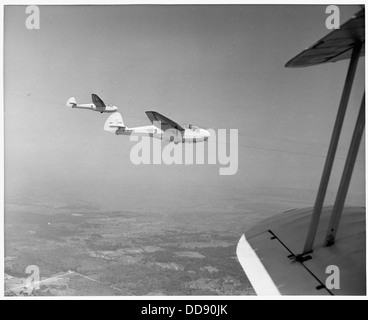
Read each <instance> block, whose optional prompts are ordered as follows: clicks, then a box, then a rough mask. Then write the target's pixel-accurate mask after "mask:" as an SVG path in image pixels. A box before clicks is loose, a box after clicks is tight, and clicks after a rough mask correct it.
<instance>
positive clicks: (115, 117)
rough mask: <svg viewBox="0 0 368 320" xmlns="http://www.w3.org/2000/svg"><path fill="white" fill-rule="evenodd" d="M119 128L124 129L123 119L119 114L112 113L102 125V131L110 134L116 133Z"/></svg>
mask: <svg viewBox="0 0 368 320" xmlns="http://www.w3.org/2000/svg"><path fill="white" fill-rule="evenodd" d="M120 128H126V127H125V125H124V121H123V117H122V116H121V114H120V113H119V112H114V113H113V114H112V115H111V116H109V117H108V118H107V120H106V121H105V125H104V130H105V131H108V132H112V133H116V131H117V130H119V129H120Z"/></svg>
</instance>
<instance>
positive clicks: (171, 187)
mask: <svg viewBox="0 0 368 320" xmlns="http://www.w3.org/2000/svg"><path fill="white" fill-rule="evenodd" d="M340 9H341V21H342V22H344V21H346V20H347V19H349V18H350V17H351V16H352V15H353V14H354V13H356V12H358V11H359V10H360V8H359V7H358V6H347V7H344V6H340ZM40 14H41V16H40V18H41V22H40V29H39V30H28V29H26V27H25V19H26V17H27V15H26V13H25V7H24V6H6V7H5V36H4V41H5V42H4V44H5V46H4V50H5V51H4V52H5V53H4V54H5V67H4V71H5V77H4V82H5V87H4V92H5V114H4V116H5V179H6V180H5V183H6V187H5V188H6V189H5V191H6V194H5V201H6V202H7V201H9V202H11V201H14V200H12V199H17V198H27V199H34V200H35V201H40V202H42V201H51V202H52V201H55V203H65V204H68V203H73V202H75V201H81V202H85V203H89V204H91V205H98V206H101V207H103V208H115V209H124V208H127V209H131V208H138V209H142V210H143V209H144V210H156V209H160V208H165V209H168V210H171V209H172V210H178V208H184V207H191V206H193V207H195V206H197V207H199V208H200V207H203V208H204V207H206V208H207V209H210V208H211V206H212V207H213V209H216V208H217V209H218V208H219V207H218V204H219V203H223V204H231V201H237V200H234V199H241V198H242V197H245V196H246V195H247V194H249V191H250V190H266V191H267V190H275V192H279V193H281V194H282V192H284V193H285V194H284V196H285V198H287V197H288V196H290V197H293V195H292V194H289V193H290V192H291V191H290V190H299V192H303V190H305V191H310V190H312V192H314V191H316V190H317V188H318V184H319V179H320V176H321V173H322V168H323V165H324V156H325V155H326V153H327V148H328V143H329V140H330V137H331V132H332V128H333V123H334V121H335V116H336V113H337V108H338V104H339V100H340V97H341V92H342V87H343V84H344V81H345V76H346V71H347V67H348V61H342V62H338V63H335V64H325V65H322V66H317V67H310V68H298V69H286V68H285V67H284V65H285V63H286V62H287V61H288V60H290V59H291V58H292V57H294V56H295V55H296V54H298V53H299V52H300V51H302V50H303V49H304V48H306V47H307V46H309V45H311V44H313V43H314V42H316V41H317V40H318V39H320V38H321V37H322V36H324V35H325V34H327V33H328V32H329V30H327V29H326V27H325V19H326V17H327V15H326V14H325V7H324V6H301V5H299V6H266V5H259V6H249V5H244V6H40ZM363 91H364V61H363V59H362V58H361V59H360V62H359V65H358V70H357V74H356V80H355V83H354V88H353V91H352V96H351V100H350V104H349V107H348V111H347V115H346V121H345V125H344V130H343V133H342V137H341V143H340V145H339V146H340V147H341V149H339V152H338V155H337V156H338V157H339V158H342V159H344V158H345V156H346V153H347V149H346V148H348V146H349V143H350V139H351V135H352V131H353V129H354V125H355V121H356V117H357V114H358V110H359V106H360V102H361V98H362V94H363ZM91 93H96V94H98V95H99V96H100V97H101V98H102V99H103V100H104V101H105V102H107V103H111V104H114V105H116V106H118V107H119V111H120V112H121V113H122V115H123V117H124V121H125V124H126V125H127V126H138V125H148V124H150V122H149V120H148V118H147V117H146V115H145V113H144V112H145V111H146V110H156V111H158V112H160V113H162V114H164V115H167V116H168V117H169V118H172V119H173V120H175V121H177V122H179V123H183V124H185V123H195V124H198V125H199V126H202V127H204V128H214V129H218V128H223V129H238V130H239V143H240V146H239V170H238V173H237V174H236V175H233V176H220V175H219V173H218V172H219V170H218V169H219V167H221V165H206V164H205V165H187V166H185V165H172V166H167V165H139V166H135V165H133V164H132V163H131V161H130V157H129V154H130V149H131V147H132V146H133V145H134V143H133V142H130V141H129V137H124V136H116V135H113V134H111V133H108V132H105V131H104V130H103V125H104V122H105V120H106V118H107V117H108V115H106V114H100V113H96V112H92V111H88V110H78V109H71V108H68V107H66V106H65V103H66V101H67V99H68V98H69V97H71V96H74V97H76V99H77V101H78V102H80V103H89V102H90V101H91ZM364 144H365V141H363V142H362V144H361V148H360V152H359V156H358V163H357V165H356V168H355V171H354V175H353V179H352V183H351V186H350V192H351V194H353V195H358V196H359V197H360V198H359V199H361V200H362V202H361V203H359V204H363V203H364V194H365V189H364V186H365V182H364V177H365V172H364V161H365V159H364V153H365V150H364ZM344 148H345V149H344ZM269 149H272V150H269ZM275 150H279V151H275ZM301 153H306V154H311V156H308V155H303V154H301ZM343 165H344V161H342V160H336V162H335V166H334V171H333V176H332V178H331V183H330V188H329V190H332V191H333V190H336V189H337V186H338V182H339V180H340V176H341V170H342V168H343ZM283 190H284V191H283ZM310 205H313V203H310Z"/></svg>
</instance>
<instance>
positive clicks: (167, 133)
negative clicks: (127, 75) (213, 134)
mask: <svg viewBox="0 0 368 320" xmlns="http://www.w3.org/2000/svg"><path fill="white" fill-rule="evenodd" d="M146 114H147V116H148V118H149V119H150V120H151V122H152V125H151V126H143V127H135V128H128V127H127V126H125V124H124V121H123V117H122V116H121V114H120V113H119V112H116V113H114V114H112V115H111V116H110V117H109V118H107V120H106V122H105V126H104V130H105V131H108V132H112V133H115V134H117V135H133V136H146V137H147V136H148V137H153V138H156V139H161V140H165V141H170V142H174V143H175V144H178V143H181V142H182V143H184V142H189V143H196V142H202V141H207V140H208V138H209V136H210V133H209V132H208V131H207V130H205V129H202V128H199V127H197V126H194V125H191V124H189V125H183V126H181V125H179V124H178V123H176V122H174V121H172V120H170V119H168V118H166V117H165V116H163V115H161V114H159V113H158V112H155V111H146Z"/></svg>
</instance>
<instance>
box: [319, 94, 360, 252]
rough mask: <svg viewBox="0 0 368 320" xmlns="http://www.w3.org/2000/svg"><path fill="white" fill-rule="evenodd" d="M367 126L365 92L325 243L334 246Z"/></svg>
mask: <svg viewBox="0 0 368 320" xmlns="http://www.w3.org/2000/svg"><path fill="white" fill-rule="evenodd" d="M364 126H365V94H364V95H363V99H362V103H361V105H360V110H359V115H358V119H357V122H356V125H355V129H354V133H353V138H352V139H351V143H350V148H349V153H348V157H347V159H346V162H345V167H344V171H343V174H342V178H341V182H340V186H339V190H338V192H337V195H336V200H335V204H334V207H333V209H332V213H331V218H330V223H329V226H328V229H327V234H326V239H325V245H326V246H332V245H333V244H334V243H335V238H336V233H337V229H338V227H339V223H340V218H341V213H342V209H343V208H344V204H345V199H346V195H347V193H348V188H349V184H350V179H351V176H352V174H353V170H354V165H355V160H356V158H357V154H358V150H359V145H360V141H361V139H362V135H363V131H364Z"/></svg>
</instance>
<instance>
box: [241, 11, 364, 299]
mask: <svg viewBox="0 0 368 320" xmlns="http://www.w3.org/2000/svg"><path fill="white" fill-rule="evenodd" d="M364 19H365V14H364V10H362V11H360V12H359V13H358V14H356V15H355V16H353V17H352V18H351V19H350V20H349V21H348V22H346V23H345V24H343V25H342V26H341V27H340V29H337V30H334V31H332V32H331V33H330V34H329V35H327V36H326V37H324V38H322V39H321V40H320V41H318V42H317V43H316V44H314V45H313V46H311V47H310V48H308V49H306V50H304V51H303V52H302V53H300V54H299V55H297V56H296V57H295V58H293V59H292V60H290V61H289V62H288V63H287V64H286V67H306V66H313V65H317V64H321V63H325V62H335V61H339V60H343V59H348V58H350V64H349V69H348V73H347V77H346V81H345V85H344V89H343V93H342V97H341V101H340V105H339V109H338V113H337V117H336V122H335V126H334V129H333V133H332V138H331V142H330V146H329V150H328V153H327V157H326V162H325V166H324V170H323V174H322V178H321V181H320V186H319V189H318V192H317V197H316V200H315V204H314V207H313V208H307V209H302V210H291V211H288V212H285V213H283V214H279V215H276V216H275V217H272V218H270V219H266V220H264V221H262V222H260V223H259V224H258V225H256V226H254V227H253V228H251V229H250V230H249V231H247V232H246V233H245V234H244V235H243V236H242V237H241V239H240V240H239V242H238V246H237V257H238V260H239V262H240V264H241V266H242V267H243V270H244V272H245V273H246V275H247V277H248V279H249V280H250V282H251V284H252V285H253V288H254V289H255V291H256V293H257V294H259V295H278V294H284V295H298V294H299V295H366V230H365V227H366V223H365V216H366V212H365V208H362V207H346V206H344V204H345V199H346V195H347V192H348V188H349V184H350V180H351V176H352V172H353V169H354V164H355V161H356V157H357V153H358V150H359V145H360V142H361V138H362V135H363V132H364V126H365V95H363V99H362V102H361V106H360V111H359V114H358V118H357V122H356V126H355V129H354V133H353V137H352V140H351V144H350V148H349V151H348V155H347V158H346V163H345V167H344V170H343V174H342V178H341V182H340V185H339V189H338V191H337V194H336V200H335V203H334V205H333V206H331V207H323V203H324V198H325V194H326V190H327V187H328V182H329V178H330V175H331V170H332V165H333V162H334V159H335V154H336V150H337V145H338V141H339V137H340V132H341V129H342V125H343V121H344V116H345V111H346V107H347V104H348V100H349V95H350V92H351V88H352V83H353V79H354V75H355V71H356V67H357V64H358V60H359V57H360V56H362V55H364V42H365V36H364V34H365V20H364ZM337 232H338V233H337Z"/></svg>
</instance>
